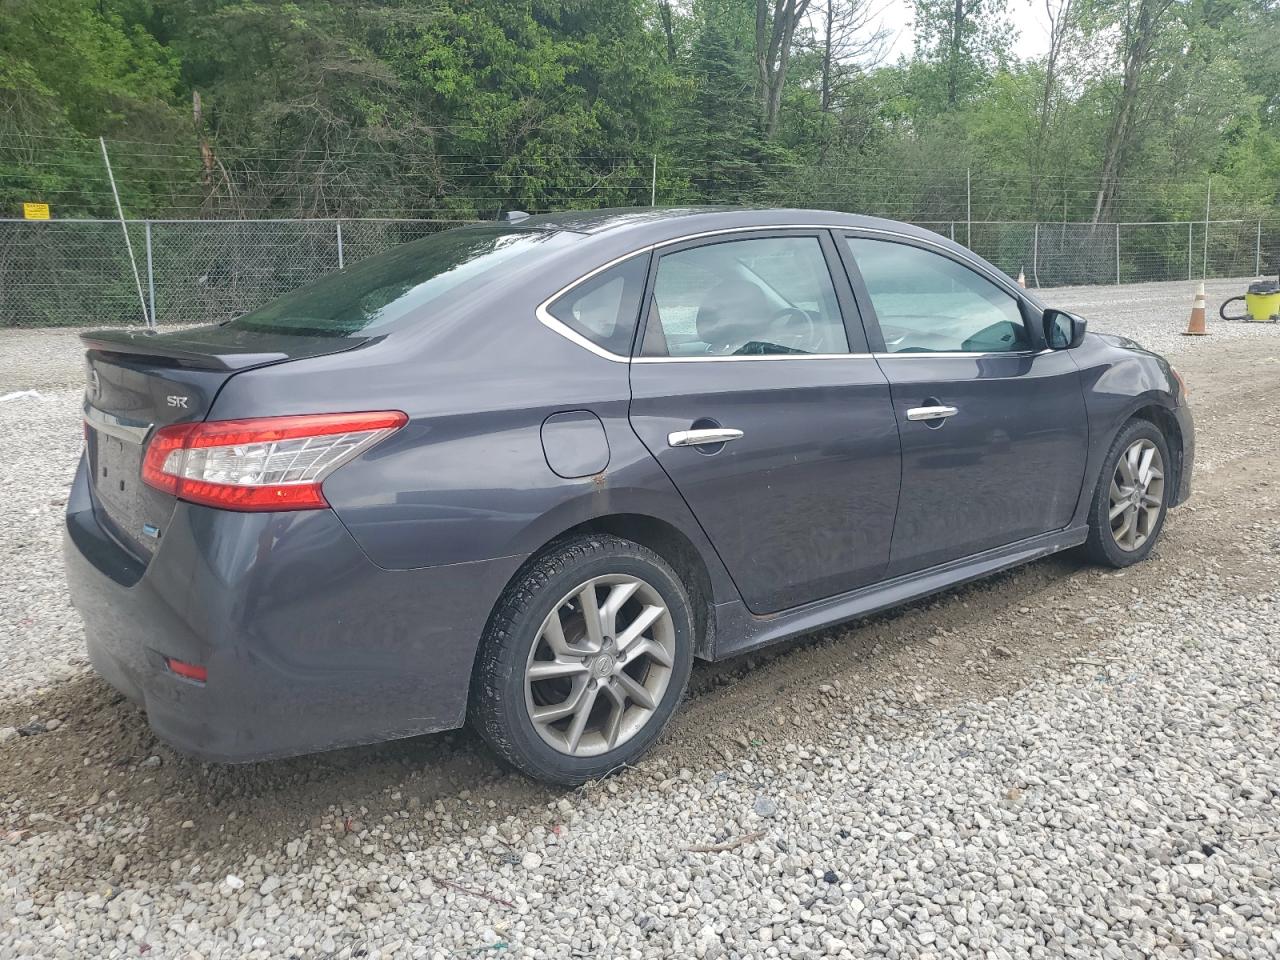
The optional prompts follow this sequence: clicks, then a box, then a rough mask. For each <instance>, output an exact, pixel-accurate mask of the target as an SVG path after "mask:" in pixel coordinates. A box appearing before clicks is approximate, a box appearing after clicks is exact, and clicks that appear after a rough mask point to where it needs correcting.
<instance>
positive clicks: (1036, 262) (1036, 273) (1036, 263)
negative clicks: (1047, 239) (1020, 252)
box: [1031, 220, 1040, 287]
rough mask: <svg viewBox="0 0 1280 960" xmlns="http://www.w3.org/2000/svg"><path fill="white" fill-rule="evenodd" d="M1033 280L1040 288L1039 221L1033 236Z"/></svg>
mask: <svg viewBox="0 0 1280 960" xmlns="http://www.w3.org/2000/svg"><path fill="white" fill-rule="evenodd" d="M1031 279H1032V281H1033V282H1034V283H1035V285H1036V287H1039V286H1040V222H1039V221H1038V220H1037V221H1036V225H1035V227H1034V229H1033V231H1032V234H1031Z"/></svg>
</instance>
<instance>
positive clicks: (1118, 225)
mask: <svg viewBox="0 0 1280 960" xmlns="http://www.w3.org/2000/svg"><path fill="white" fill-rule="evenodd" d="M1116 283H1117V284H1119V283H1120V224H1119V223H1118V222H1117V223H1116Z"/></svg>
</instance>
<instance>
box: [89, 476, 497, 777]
mask: <svg viewBox="0 0 1280 960" xmlns="http://www.w3.org/2000/svg"><path fill="white" fill-rule="evenodd" d="M64 553H65V557H66V568H67V579H68V583H69V587H70V592H71V599H72V602H73V604H74V605H75V607H76V609H77V610H78V611H79V612H80V614H81V616H82V617H83V619H84V622H85V632H86V635H87V638H88V646H89V656H90V659H91V661H92V663H93V665H94V668H95V669H96V670H97V671H98V672H99V673H100V674H101V675H102V676H103V678H104V679H106V680H107V681H108V682H109V683H110V684H111V685H112V686H114V687H116V688H117V689H118V690H120V691H121V692H122V693H124V694H125V695H126V696H128V697H130V698H131V699H133V700H135V701H137V702H139V703H140V704H142V705H143V707H144V708H145V709H146V712H147V718H148V720H149V722H150V724H151V726H152V728H153V729H154V730H155V732H156V734H157V735H158V736H159V737H160V738H161V739H163V740H165V741H167V742H168V743H170V744H172V745H173V746H174V747H176V748H177V749H178V750H180V751H182V752H184V753H188V754H191V755H193V756H196V757H199V758H201V759H205V760H213V761H225V762H240V761H248V760H260V759H266V758H270V757H280V756H289V755H294V754H300V753H310V752H314V751H318V750H325V749H330V748H333V747H341V746H349V745H354V744H360V743H370V742H375V741H380V740H388V739H394V738H397V737H406V736H413V735H416V734H421V733H430V732H433V731H437V730H444V729H449V728H452V727H456V726H458V725H460V724H461V723H462V721H463V718H464V716H465V713H466V700H467V692H468V686H469V683H470V676H471V667H472V663H473V661H474V657H475V651H476V646H477V644H478V642H479V638H480V636H481V633H482V632H483V629H484V624H485V620H486V618H487V617H488V614H489V611H490V610H491V609H492V607H493V604H494V603H495V602H496V600H497V597H498V595H499V594H500V592H501V591H502V589H503V587H504V586H505V584H506V582H507V580H508V579H509V577H510V576H511V574H512V573H514V572H515V570H516V569H517V567H518V566H519V564H520V562H521V559H522V558H520V557H507V558H502V559H498V560H489V561H483V562H478V563H465V564H456V565H450V566H441V567H430V568H423V569H418V570H398V571H391V570H385V569H383V568H381V567H378V566H376V565H375V564H374V563H372V562H371V561H370V560H369V559H368V557H366V556H365V554H364V553H363V552H362V551H361V550H360V548H359V546H358V545H357V544H356V543H355V541H354V540H353V539H352V538H351V536H350V534H349V533H348V532H347V530H346V528H345V527H343V525H342V523H341V522H340V521H339V520H338V518H337V516H335V515H334V514H333V513H332V511H329V510H312V511H299V512H294V513H274V514H272V513H260V514H252V513H231V512H227V511H221V510H213V509H209V508H205V507H198V506H193V505H190V504H179V505H178V507H177V510H176V512H175V513H174V516H173V519H172V520H171V521H170V523H169V526H168V529H166V530H165V531H164V532H163V537H162V540H161V544H160V546H159V548H158V549H157V550H156V553H155V555H154V556H153V557H152V559H151V561H150V562H149V563H148V564H147V565H146V566H145V567H143V566H142V565H141V564H139V563H138V561H136V560H135V559H134V558H133V557H132V556H131V555H130V554H129V553H127V552H126V551H125V550H123V549H122V548H121V547H120V546H119V545H118V544H117V543H116V542H115V541H114V540H112V539H111V538H110V537H109V535H108V534H107V533H106V532H105V531H104V530H103V528H102V527H101V526H100V525H99V523H98V521H97V519H96V518H95V516H94V511H93V503H92V499H91V493H90V491H89V488H88V483H87V480H86V477H85V470H84V467H83V465H81V468H80V469H79V470H78V472H77V474H76V479H75V482H74V484H73V486H72V491H71V496H70V498H69V500H68V503H67V518H66V527H65V536H64ZM165 657H174V658H177V659H179V660H182V661H185V662H187V663H193V664H199V665H202V666H204V667H206V668H207V670H208V681H207V682H206V683H203V684H201V683H196V682H193V681H191V680H187V679H184V678H182V677H179V676H177V675H176V674H174V673H173V672H172V671H170V670H169V669H168V667H167V665H166V663H165Z"/></svg>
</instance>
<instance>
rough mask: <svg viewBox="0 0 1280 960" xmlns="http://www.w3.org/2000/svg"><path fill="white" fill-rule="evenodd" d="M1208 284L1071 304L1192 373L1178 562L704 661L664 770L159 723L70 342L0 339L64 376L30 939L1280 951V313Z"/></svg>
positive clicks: (30, 671) (27, 496)
mask: <svg viewBox="0 0 1280 960" xmlns="http://www.w3.org/2000/svg"><path fill="white" fill-rule="evenodd" d="M1243 285H1244V284H1243V282H1241V281H1235V282H1229V281H1226V282H1214V283H1211V284H1210V285H1209V302H1210V304H1211V305H1212V306H1216V304H1217V303H1218V302H1220V301H1221V300H1222V299H1225V298H1226V297H1227V296H1229V295H1231V294H1232V293H1235V292H1237V291H1238V290H1239V289H1242V288H1243ZM1189 292H1190V287H1189V285H1187V284H1153V285H1142V286H1132V287H1124V288H1080V289H1062V290H1054V291H1048V292H1047V293H1046V295H1045V296H1046V299H1048V300H1050V301H1051V302H1053V303H1055V304H1060V305H1062V306H1065V307H1068V308H1073V309H1078V310H1080V312H1082V313H1084V314H1085V315H1087V316H1089V317H1090V318H1091V319H1092V321H1093V325H1094V328H1095V329H1100V330H1106V331H1110V332H1116V333H1122V334H1125V335H1128V336H1132V337H1134V338H1135V339H1138V340H1139V341H1140V342H1142V343H1144V344H1145V345H1147V346H1150V347H1152V348H1154V349H1157V350H1160V351H1161V352H1164V353H1166V354H1167V355H1169V356H1170V358H1171V359H1172V360H1173V361H1174V362H1175V364H1176V365H1177V366H1178V368H1179V370H1180V371H1181V372H1182V373H1183V374H1184V376H1185V377H1186V378H1187V380H1188V382H1189V384H1190V387H1191V400H1192V403H1193V406H1194V408H1195V411H1196V416H1197V426H1198V432H1199V436H1198V439H1199V451H1198V454H1199V458H1198V462H1197V472H1196V477H1195V482H1196V493H1195V496H1194V498H1193V500H1192V502H1191V503H1190V504H1188V505H1187V506H1185V507H1183V508H1181V509H1179V510H1178V511H1176V512H1175V513H1174V514H1173V515H1172V516H1171V519H1170V522H1169V524H1168V526H1167V528H1166V536H1165V539H1164V540H1163V541H1162V542H1161V544H1160V546H1159V549H1158V550H1157V551H1156V553H1155V554H1154V555H1153V557H1152V558H1151V560H1150V561H1149V562H1148V563H1146V564H1143V565H1141V566H1140V567H1136V568H1132V569H1130V570H1128V571H1125V572H1123V573H1119V574H1117V573H1114V572H1111V571H1103V570H1099V569H1095V568H1091V567H1088V566H1085V565H1083V564H1082V563H1081V561H1080V560H1078V559H1077V558H1075V557H1074V556H1059V557H1054V558H1049V559H1047V560H1044V561H1041V562H1039V563H1036V564H1032V565H1030V566H1027V567H1024V568H1022V569H1020V570H1017V571H1013V572H1010V573H1006V574H1003V575H1001V576H998V577H995V578H992V579H990V580H987V581H984V582H982V583H979V584H975V585H971V586H969V587H966V588H964V589H961V590H956V591H951V592H949V593H946V594H943V595H941V596H940V597H938V598H934V599H932V600H929V601H926V602H922V603H919V604H915V605H912V606H911V607H909V608H906V609H904V610H902V611H898V612H895V613H893V614H888V615H884V616H880V617H876V618H872V619H870V620H868V621H866V622H863V623H860V624H856V625H854V626H853V627H852V628H845V629H840V630H831V631H827V632H825V633H823V634H820V635H818V636H816V637H814V638H810V639H808V640H806V641H804V642H801V643H798V644H792V645H789V646H786V647H783V648H782V649H779V650H774V651H770V652H769V653H767V654H765V655H763V656H755V657H750V658H743V659H739V660H737V661H733V662H730V663H728V664H720V665H699V667H698V668H697V669H696V670H695V675H694V681H693V684H692V689H691V694H690V698H689V701H688V703H687V704H686V705H685V708H684V710H683V711H682V713H681V715H680V716H679V717H678V718H677V720H676V722H675V723H673V725H672V728H671V731H670V732H669V734H668V735H667V736H666V738H665V740H664V743H663V744H661V745H660V746H659V748H658V749H657V750H656V751H655V753H654V754H652V755H651V756H650V757H649V758H647V759H646V760H645V761H643V762H642V763H641V764H640V765H639V767H637V768H636V769H633V770H628V771H626V772H624V773H623V774H622V775H621V776H619V777H616V778H614V779H613V780H610V781H608V782H606V783H603V784H594V785H588V786H587V787H585V788H583V789H581V790H578V791H573V792H569V793H564V792H557V791H552V790H549V789H547V788H543V787H540V786H537V785H533V784H530V783H528V782H526V781H524V780H522V779H520V778H518V777H515V776H513V775H511V774H509V773H507V772H505V771H503V770H501V769H499V768H498V767H497V766H496V764H495V763H494V761H493V760H492V758H491V757H489V755H488V754H487V753H486V751H485V750H484V749H483V747H482V746H481V745H480V744H479V743H478V741H476V740H475V739H474V738H473V737H472V736H470V735H469V734H467V733H465V732H460V733H454V734H447V735H441V736H434V737H420V738H415V739H413V740H408V741H402V742H399V743H394V744H386V745H381V746H376V747H368V748H359V749H353V750H344V751H337V752H334V753H330V754H324V755H322V756H319V757H309V758H300V759H298V760H291V761H283V762H276V763H271V764H252V765H246V766H241V767H219V766H210V765H202V764H198V763H195V762H192V761H190V760H187V759H185V758H183V757H180V756H178V755H176V754H174V753H173V752H172V751H169V750H168V749H167V748H165V747H163V746H162V745H160V744H158V743H157V742H156V741H155V740H154V738H152V737H151V736H150V734H149V732H148V730H147V728H146V726H145V722H144V720H143V718H142V716H141V714H140V713H138V711H137V710H136V709H135V708H133V707H132V706H130V705H129V704H127V703H124V702H122V701H121V700H120V698H119V697H117V696H115V695H114V694H113V693H112V692H111V691H110V690H109V689H108V688H107V687H106V686H105V685H104V684H102V683H101V682H99V681H98V680H97V679H96V678H95V677H93V676H92V674H90V673H88V672H87V671H85V670H84V669H83V667H84V660H83V654H82V651H81V649H80V645H81V643H82V634H81V631H80V628H79V625H78V624H77V623H76V622H75V618H74V615H73V613H72V611H70V609H69V608H68V606H67V603H66V600H65V596H64V593H63V589H62V585H61V576H60V573H59V569H58V558H57V530H58V523H59V516H60V510H61V507H62V500H63V499H64V497H65V490H66V485H67V480H68V478H69V476H70V471H71V468H72V465H73V463H74V459H75V456H76V453H77V448H78V445H79V440H78V432H77V430H76V426H75V417H76V412H77V409H76V408H77V404H78V402H79V386H78V381H79V376H80V374H79V369H80V368H79V362H80V361H79V358H78V356H77V355H76V352H75V345H74V343H73V342H72V341H71V337H70V336H69V335H67V334H66V333H57V332H55V333H40V334H31V333H11V332H9V331H4V332H0V350H3V351H4V353H5V356H6V358H7V359H8V362H7V363H6V364H4V365H3V367H4V370H3V372H2V373H0V395H3V394H5V393H7V392H10V391H14V390H26V389H35V390H37V391H39V392H40V393H41V395H42V396H41V397H22V398H17V399H14V400H9V401H5V402H3V403H0V444H2V445H3V454H4V455H3V456H2V457H0V486H2V489H3V493H4V494H5V495H7V498H8V502H9V504H10V508H9V509H7V510H6V511H5V513H4V514H3V517H2V518H0V523H3V524H4V532H3V544H2V546H0V549H3V551H4V560H5V561H6V566H7V568H8V569H10V570H13V571H16V575H11V576H10V577H7V578H5V580H4V581H3V583H0V623H2V624H3V626H0V655H2V656H3V660H2V661H0V662H3V663H4V665H5V668H6V669H5V670H4V671H3V672H2V674H0V728H5V727H17V726H21V725H23V724H26V723H28V722H29V721H31V720H32V719H33V718H38V719H39V720H41V721H42V722H44V724H45V725H46V726H49V727H53V729H50V730H49V731H48V732H45V733H40V734H38V735H35V736H9V737H8V739H3V738H4V737H5V736H6V734H5V732H4V731H3V730H2V729H0V739H2V742H0V958H6V957H27V956H32V957H83V956H95V957H96V956H102V957H116V956H118V957H134V956H141V955H146V956H148V957H194V956H201V957H204V958H210V960H211V958H214V957H245V956H248V957H262V958H268V957H272V958H274V957H281V956H286V957H400V956H407V957H417V956H424V957H436V956H441V957H455V956H457V957H478V956H489V955H494V956H497V955H512V956H520V957H547V958H562V957H573V956H583V957H672V956H697V957H710V958H715V957H756V956H765V957H818V956H841V957H862V956H884V957H890V958H895V957H920V958H924V957H970V956H975V955H986V956H991V957H1023V956H1031V957H1064V956H1066V957H1089V958H1095V957H1152V956H1161V957H1163V956H1189V957H1220V956H1221V957H1242V958H1243V957H1247V958H1260V957H1273V956H1276V955H1280V753H1278V749H1280V748H1278V746H1277V744H1278V742H1280V741H1278V738H1280V670H1278V669H1277V667H1280V663H1278V661H1280V654H1278V653H1277V647H1276V643H1275V640H1276V635H1277V633H1278V632H1280V620H1278V619H1277V605H1278V604H1280V588H1277V573H1280V569H1278V568H1280V497H1278V495H1277V487H1276V482H1275V480H1274V477H1275V475H1276V471H1277V468H1280V432H1278V431H1277V429H1276V428H1277V426H1280V413H1277V412H1274V409H1273V401H1274V394H1275V391H1276V389H1277V388H1280V368H1277V367H1276V364H1277V363H1280V328H1276V327H1273V326H1264V325H1243V324H1242V325H1231V326H1228V325H1226V324H1221V323H1218V324H1214V323H1213V322H1212V321H1211V324H1210V328H1211V330H1212V331H1213V334H1212V336H1210V337H1206V338H1202V339H1193V338H1184V337H1181V336H1178V332H1179V331H1180V330H1181V329H1182V328H1183V326H1184V325H1185V322H1186V314H1187V309H1188V300H1189ZM1212 306H1211V309H1212Z"/></svg>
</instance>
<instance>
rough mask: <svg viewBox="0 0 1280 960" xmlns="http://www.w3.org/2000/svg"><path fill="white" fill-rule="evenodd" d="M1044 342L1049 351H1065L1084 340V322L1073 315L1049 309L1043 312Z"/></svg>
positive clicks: (1082, 318)
mask: <svg viewBox="0 0 1280 960" xmlns="http://www.w3.org/2000/svg"><path fill="white" fill-rule="evenodd" d="M1043 320H1044V342H1045V343H1046V344H1047V345H1048V347H1049V349H1050V350H1067V349H1070V348H1071V347H1078V346H1080V344H1081V342H1083V340H1084V331H1085V326H1086V325H1085V320H1084V317H1077V316H1076V315H1075V314H1074V313H1067V311H1065V310H1056V309H1054V308H1053V307H1050V308H1049V309H1048V310H1046V311H1045V312H1044V317H1043Z"/></svg>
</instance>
